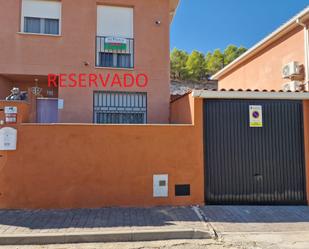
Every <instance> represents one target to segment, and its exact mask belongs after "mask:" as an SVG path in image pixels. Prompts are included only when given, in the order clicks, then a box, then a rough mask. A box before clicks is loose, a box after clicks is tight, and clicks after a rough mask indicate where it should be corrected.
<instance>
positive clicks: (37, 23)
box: [24, 17, 41, 34]
mask: <svg viewBox="0 0 309 249" xmlns="http://www.w3.org/2000/svg"><path fill="white" fill-rule="evenodd" d="M40 30H41V19H40V18H35V17H25V19H24V32H27V33H37V34H39V33H41V31H40Z"/></svg>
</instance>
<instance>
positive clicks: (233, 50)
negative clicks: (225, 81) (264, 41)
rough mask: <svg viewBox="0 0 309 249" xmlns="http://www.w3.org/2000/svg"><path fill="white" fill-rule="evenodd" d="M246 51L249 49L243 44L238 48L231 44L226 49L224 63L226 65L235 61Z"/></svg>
mask: <svg viewBox="0 0 309 249" xmlns="http://www.w3.org/2000/svg"><path fill="white" fill-rule="evenodd" d="M246 51H247V49H246V48H244V47H242V46H241V47H239V48H237V47H236V46H235V45H229V46H228V47H227V48H226V49H225V50H224V65H225V66H226V65H228V64H230V63H231V62H232V61H234V60H235V59H236V58H238V57H239V56H240V55H242V54H243V53H244V52H246Z"/></svg>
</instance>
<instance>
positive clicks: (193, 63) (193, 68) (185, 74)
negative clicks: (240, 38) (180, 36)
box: [171, 45, 247, 81]
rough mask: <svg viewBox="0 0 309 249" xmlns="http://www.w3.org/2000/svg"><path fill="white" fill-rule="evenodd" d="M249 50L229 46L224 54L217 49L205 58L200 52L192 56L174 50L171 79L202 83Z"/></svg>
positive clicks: (194, 52)
mask: <svg viewBox="0 0 309 249" xmlns="http://www.w3.org/2000/svg"><path fill="white" fill-rule="evenodd" d="M246 51H247V49H246V48H244V47H242V46H240V47H237V46H235V45H229V46H228V47H227V48H226V49H225V50H224V52H223V53H222V52H221V51H220V49H216V50H215V51H214V52H213V53H211V52H208V53H207V54H206V55H205V56H204V54H203V53H200V52H199V51H196V50H195V51H193V52H192V53H191V54H190V55H189V54H188V53H187V52H185V51H183V50H178V49H176V48H175V49H174V50H173V51H172V52H171V77H172V79H180V80H194V81H202V80H203V79H204V78H205V77H209V76H211V75H213V74H215V73H217V72H218V71H219V70H221V69H222V68H223V67H225V66H226V65H228V64H229V63H231V62H232V61H234V60H235V59H236V58H238V57H239V56H240V55H242V54H243V53H244V52H246Z"/></svg>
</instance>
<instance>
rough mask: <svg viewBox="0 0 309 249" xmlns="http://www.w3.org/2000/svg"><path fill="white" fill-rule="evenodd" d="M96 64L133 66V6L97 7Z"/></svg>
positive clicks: (102, 65) (122, 66)
mask: <svg viewBox="0 0 309 249" xmlns="http://www.w3.org/2000/svg"><path fill="white" fill-rule="evenodd" d="M97 18H98V19H97V39H96V66H99V67H116V68H133V64H134V39H133V8H124V7H112V6H98V7H97Z"/></svg>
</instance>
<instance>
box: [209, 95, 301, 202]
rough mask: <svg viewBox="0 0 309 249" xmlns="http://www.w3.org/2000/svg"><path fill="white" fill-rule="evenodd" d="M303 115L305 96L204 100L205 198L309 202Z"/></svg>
mask: <svg viewBox="0 0 309 249" xmlns="http://www.w3.org/2000/svg"><path fill="white" fill-rule="evenodd" d="M252 106H257V107H259V108H261V110H262V111H261V114H262V120H263V121H262V126H263V127H254V128H253V127H250V124H251V123H250V122H251V121H252V120H251V119H250V117H249V116H250V115H249V108H250V107H252ZM251 115H252V113H251ZM302 119H303V117H302V102H300V101H286V100H253V101H251V100H205V102H204V129H205V130H204V136H205V138H204V141H205V142H204V143H205V201H206V203H207V204H305V203H306V190H305V189H306V188H305V164H304V147H303V146H304V143H303V120H302Z"/></svg>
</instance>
